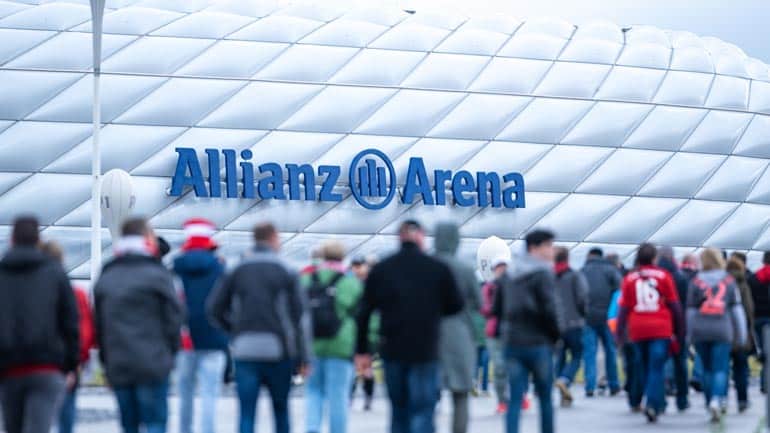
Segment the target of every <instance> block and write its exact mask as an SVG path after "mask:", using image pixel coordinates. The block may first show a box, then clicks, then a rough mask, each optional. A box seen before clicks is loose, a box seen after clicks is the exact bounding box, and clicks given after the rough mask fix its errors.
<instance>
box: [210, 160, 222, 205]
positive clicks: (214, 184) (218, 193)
mask: <svg viewBox="0 0 770 433" xmlns="http://www.w3.org/2000/svg"><path fill="white" fill-rule="evenodd" d="M206 155H208V157H209V193H210V194H211V197H222V184H221V182H222V181H221V180H220V176H219V151H218V150H216V149H206Z"/></svg>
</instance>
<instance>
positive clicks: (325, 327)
mask: <svg viewBox="0 0 770 433" xmlns="http://www.w3.org/2000/svg"><path fill="white" fill-rule="evenodd" d="M320 256H321V262H320V263H319V264H318V265H317V268H316V270H315V271H314V272H312V273H310V274H306V275H304V276H303V277H302V287H303V288H304V289H305V293H306V296H307V298H308V305H309V309H310V316H311V318H312V323H313V337H314V340H313V352H314V354H315V357H314V358H313V361H312V364H311V368H310V376H309V377H308V379H307V386H306V394H307V397H306V401H307V414H306V415H307V419H306V424H305V430H306V431H307V432H308V433H321V424H322V420H323V414H324V407H325V406H327V405H328V413H329V430H328V431H329V432H330V433H345V432H347V427H348V402H349V398H350V386H351V381H352V380H353V351H354V349H355V347H354V346H355V339H356V323H355V318H354V315H355V312H356V310H357V308H358V304H359V301H360V299H361V295H362V294H363V287H362V285H361V282H360V281H359V280H358V278H356V277H355V275H350V274H348V273H347V272H346V269H345V265H344V264H343V263H342V261H343V260H344V259H345V246H344V245H343V244H342V243H340V242H338V241H328V242H326V243H324V244H322V245H321V247H320Z"/></svg>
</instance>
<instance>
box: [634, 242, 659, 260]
mask: <svg viewBox="0 0 770 433" xmlns="http://www.w3.org/2000/svg"><path fill="white" fill-rule="evenodd" d="M657 256H658V249H657V248H655V245H653V244H651V243H647V242H645V243H643V244H641V245H639V250H638V251H637V252H636V264H637V265H638V266H649V265H651V264H653V263H655V257H657Z"/></svg>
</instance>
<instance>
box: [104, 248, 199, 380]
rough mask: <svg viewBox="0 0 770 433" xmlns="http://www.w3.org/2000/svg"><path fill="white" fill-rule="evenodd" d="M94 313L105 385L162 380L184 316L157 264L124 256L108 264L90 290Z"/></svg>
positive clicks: (171, 360) (168, 275)
mask: <svg viewBox="0 0 770 433" xmlns="http://www.w3.org/2000/svg"><path fill="white" fill-rule="evenodd" d="M94 313H95V314H94V316H95V319H96V335H97V341H98V343H99V349H100V350H99V356H100V357H101V360H102V364H103V365H104V366H105V371H106V374H107V379H108V380H109V382H110V384H111V385H114V386H122V385H123V386H125V385H135V384H146V383H157V382H160V381H164V380H166V379H167V378H168V375H169V373H170V372H171V369H172V368H173V367H174V356H175V354H176V351H177V350H178V349H179V343H180V338H179V336H180V329H181V325H182V321H183V316H184V314H183V310H182V306H181V303H180V302H179V297H178V296H177V293H176V290H175V288H174V283H173V276H172V274H171V272H169V271H168V270H167V269H166V268H165V267H164V266H163V265H162V264H161V262H160V261H159V260H158V259H156V258H155V257H153V256H151V255H148V254H146V253H140V252H138V251H127V252H126V253H125V254H121V255H118V256H116V257H115V258H114V259H112V260H111V261H110V262H108V263H107V264H106V265H105V266H104V269H103V270H102V274H101V276H100V277H99V280H98V281H97V282H96V285H95V286H94Z"/></svg>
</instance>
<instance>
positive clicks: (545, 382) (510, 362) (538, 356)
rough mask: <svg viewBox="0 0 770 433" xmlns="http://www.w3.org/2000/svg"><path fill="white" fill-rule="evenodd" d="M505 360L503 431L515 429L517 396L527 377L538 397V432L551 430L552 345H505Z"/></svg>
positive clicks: (510, 432) (518, 406) (514, 431)
mask: <svg viewBox="0 0 770 433" xmlns="http://www.w3.org/2000/svg"><path fill="white" fill-rule="evenodd" d="M505 360H506V364H507V367H508V377H509V380H510V385H511V392H510V394H511V404H510V405H508V414H507V416H506V420H505V422H506V426H507V427H506V431H507V433H518V431H519V415H520V412H521V400H522V398H523V397H524V392H525V391H526V390H527V387H528V385H529V377H530V375H532V381H533V382H534V384H535V392H536V393H537V396H538V400H540V433H553V432H554V422H553V401H552V400H551V387H552V386H553V349H552V348H551V346H546V345H543V346H517V347H512V346H508V347H506V349H505Z"/></svg>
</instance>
